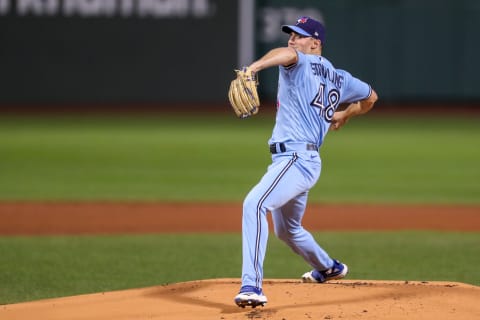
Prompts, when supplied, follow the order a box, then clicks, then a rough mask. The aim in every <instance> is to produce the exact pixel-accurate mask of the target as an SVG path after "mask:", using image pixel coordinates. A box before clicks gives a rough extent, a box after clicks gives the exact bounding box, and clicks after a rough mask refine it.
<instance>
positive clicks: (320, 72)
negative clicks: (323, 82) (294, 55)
mask: <svg viewBox="0 0 480 320" xmlns="http://www.w3.org/2000/svg"><path fill="white" fill-rule="evenodd" d="M310 67H311V69H312V72H313V75H314V76H320V77H323V78H325V79H327V80H329V81H330V82H331V83H333V84H334V85H335V86H336V87H337V88H338V89H340V88H341V87H342V84H343V76H342V75H340V74H338V73H337V72H335V71H332V70H330V69H329V68H328V67H326V66H325V65H323V64H321V63H316V62H311V63H310Z"/></svg>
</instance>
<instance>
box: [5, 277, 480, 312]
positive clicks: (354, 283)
mask: <svg viewBox="0 0 480 320" xmlns="http://www.w3.org/2000/svg"><path fill="white" fill-rule="evenodd" d="M239 286H240V282H239V280H238V279H215V280H204V281H192V282H183V283H177V284H171V285H162V286H155V287H149V288H143V289H131V290H123V291H113V292H104V293H96V294H88V295H80V296H73V297H65V298H58V299H48V300H39V301H34V302H26V303H18V304H11V305H5V306H2V307H0V318H1V319H5V320H7V319H16V320H21V319H28V320H30V319H37V320H44V319H49V320H55V319H62V320H63V319H78V320H80V319H89V320H91V319H98V320H107V319H108V320H110V319H115V320H119V319H131V320H135V319H188V320H190V319H199V320H202V319H208V320H211V319H222V320H234V319H282V320H289V319H417V320H422V319H429V320H430V319H432V320H433V319H435V320H439V319H480V304H479V303H478V302H479V301H480V287H477V286H473V285H467V284H463V283H457V282H405V281H370V280H343V281H338V282H331V283H327V284H321V285H319V284H303V283H300V282H299V281H298V280H265V282H264V291H265V294H266V295H267V297H268V300H269V301H268V303H267V305H266V306H265V307H257V308H255V309H252V308H245V309H242V308H239V307H237V306H235V305H234V303H233V297H234V295H235V294H236V292H237V290H238V289H239Z"/></svg>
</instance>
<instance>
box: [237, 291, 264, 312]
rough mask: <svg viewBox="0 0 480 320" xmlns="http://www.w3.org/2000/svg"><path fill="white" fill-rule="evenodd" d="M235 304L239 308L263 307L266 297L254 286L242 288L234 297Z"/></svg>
mask: <svg viewBox="0 0 480 320" xmlns="http://www.w3.org/2000/svg"><path fill="white" fill-rule="evenodd" d="M235 303H236V304H237V306H239V307H241V308H245V307H252V308H256V307H257V306H262V307H263V306H264V305H265V303H267V297H266V296H265V295H264V294H263V292H262V289H260V288H257V287H254V286H243V287H242V288H241V289H240V292H239V293H238V294H237V295H236V296H235Z"/></svg>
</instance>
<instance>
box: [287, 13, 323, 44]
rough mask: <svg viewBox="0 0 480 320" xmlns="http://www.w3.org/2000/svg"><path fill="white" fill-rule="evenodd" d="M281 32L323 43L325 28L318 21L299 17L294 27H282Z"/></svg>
mask: <svg viewBox="0 0 480 320" xmlns="http://www.w3.org/2000/svg"><path fill="white" fill-rule="evenodd" d="M282 31H283V32H285V33H288V34H290V33H291V32H292V31H293V32H295V33H298V34H300V35H302V36H305V37H312V38H315V39H318V40H320V41H322V44H324V43H325V27H324V26H323V24H321V23H320V22H319V21H317V20H315V19H312V18H310V17H300V18H298V20H297V23H296V24H295V25H294V26H289V25H283V26H282Z"/></svg>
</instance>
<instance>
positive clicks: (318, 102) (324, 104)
mask: <svg viewBox="0 0 480 320" xmlns="http://www.w3.org/2000/svg"><path fill="white" fill-rule="evenodd" d="M339 102H340V92H339V91H338V90H337V89H332V90H330V91H328V93H327V94H325V84H323V83H322V84H321V85H320V88H318V92H317V95H316V96H315V98H313V100H312V102H310V105H311V106H313V107H315V108H319V109H320V112H319V113H318V115H319V116H320V117H322V118H324V119H325V121H327V122H332V119H333V114H334V113H335V110H337V107H338V104H339Z"/></svg>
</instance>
